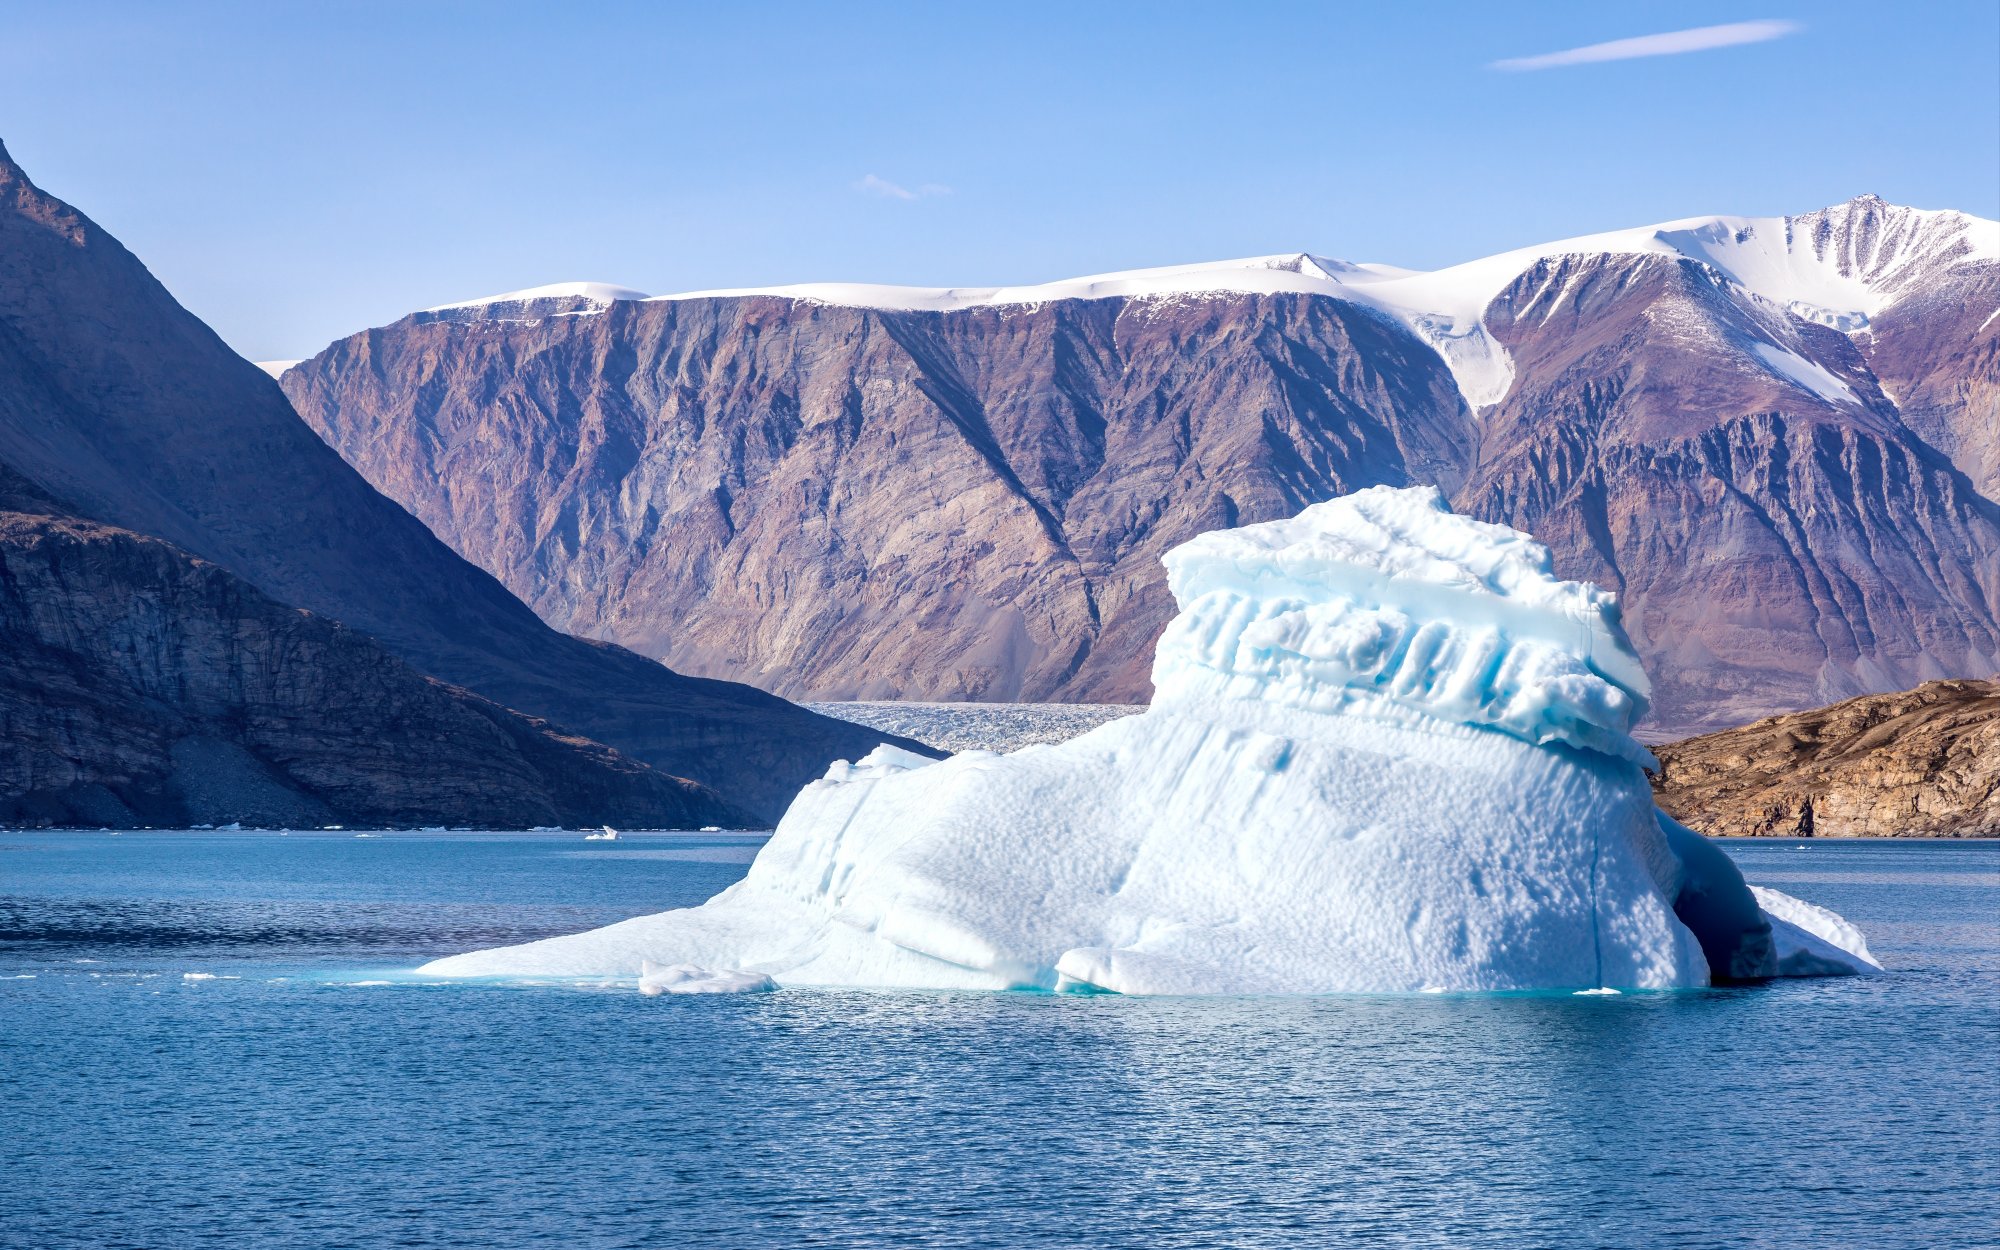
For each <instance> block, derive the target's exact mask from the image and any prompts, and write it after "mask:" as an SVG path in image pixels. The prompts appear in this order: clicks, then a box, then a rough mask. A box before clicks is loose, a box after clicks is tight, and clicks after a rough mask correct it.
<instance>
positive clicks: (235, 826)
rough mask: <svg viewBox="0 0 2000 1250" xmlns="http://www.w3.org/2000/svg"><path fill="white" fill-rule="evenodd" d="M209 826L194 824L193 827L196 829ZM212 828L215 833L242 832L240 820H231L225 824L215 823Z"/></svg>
mask: <svg viewBox="0 0 2000 1250" xmlns="http://www.w3.org/2000/svg"><path fill="white" fill-rule="evenodd" d="M209 827H210V826H208V825H196V826H195V828H197V829H207V828H209ZM214 829H215V831H216V832H217V833H241V832H243V822H242V821H240V820H232V821H230V822H229V823H228V824H226V825H216V826H214Z"/></svg>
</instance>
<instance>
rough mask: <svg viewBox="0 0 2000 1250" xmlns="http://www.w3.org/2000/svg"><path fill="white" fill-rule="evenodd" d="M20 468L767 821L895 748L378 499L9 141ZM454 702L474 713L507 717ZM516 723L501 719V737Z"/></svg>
mask: <svg viewBox="0 0 2000 1250" xmlns="http://www.w3.org/2000/svg"><path fill="white" fill-rule="evenodd" d="M0 466H6V467H8V468H10V469H11V470H12V472H13V473H14V475H15V476H16V477H17V478H18V479H19V480H21V481H22V482H25V483H28V484H31V486H32V488H33V489H34V490H35V491H37V492H39V493H40V494H42V495H43V496H45V497H47V498H50V499H58V500H61V501H62V502H63V505H64V507H65V509H66V510H67V511H68V512H69V514H70V515H72V516H74V517H78V518H87V519H88V520H89V521H91V522H95V523H97V524H99V525H102V526H106V527H110V528H111V529H113V530H123V531H127V532H129V533H130V534H132V535H144V536H147V537H149V538H155V539H159V540H161V541H162V542H164V543H166V544H170V545H171V546H172V547H174V548H177V549H178V550H179V551H181V552H184V553H187V554H189V555H192V556H195V557H199V558H200V559H202V560H205V561H209V562H211V563H213V564H215V565H219V566H221V567H222V568H224V569H226V570H228V571H229V573H231V574H233V575H235V576H236V577H237V578H240V579H242V581H243V582H245V583H248V584H249V585H250V586H253V587H255V589H256V590H257V591H258V592H260V593H261V594H263V595H265V596H268V598H269V599H270V600H272V601H275V602H276V603H279V604H285V605H290V606H291V607H296V608H302V609H306V610H308V611H310V612H312V613H314V614H316V615H317V616H322V617H327V618H331V619H333V620H337V621H339V622H341V623H342V624H344V625H345V626H348V627H349V628H350V629H352V630H354V631H358V632H359V633H362V634H366V635H368V636H370V637H372V638H373V639H375V640H376V641H378V642H379V643H380V644H381V645H382V646H383V647H384V648H386V650H387V652H388V653H390V654H392V655H394V656H395V657H397V658H398V659H400V660H402V661H403V662H405V663H406V664H407V665H408V666H409V667H410V668H412V669H414V670H416V671H417V672H420V673H423V674H427V675H430V676H434V677H437V678H440V679H442V680H443V681H444V682H447V683H450V684H451V685H454V686H461V687H464V688H466V689H469V690H471V691H474V692H477V693H478V694H479V695H481V696H484V697H485V698H487V699H490V700H492V701H493V702H495V703H497V704H499V705H501V706H503V707H506V708H513V709H517V710H518V711H520V712H522V713H524V714H526V715H528V716H532V717H539V718H545V719H546V720H548V721H549V722H551V723H552V724H555V725H560V726H564V727H566V728H565V729H564V730H562V731H561V732H562V733H565V734H567V733H571V732H575V733H580V734H583V735H587V736H588V737H589V738H591V739H594V740H595V741H597V742H601V743H604V744H606V745H608V746H610V747H612V748H615V749H616V750H617V751H618V752H620V753H622V754H623V755H625V756H629V757H632V758H633V759H636V760H639V761H642V762H643V763H645V764H647V765H651V766H653V767H655V768H657V769H659V770H661V771H662V772H664V773H667V774H671V775H672V776H675V777H687V778H692V779H694V780H695V781H696V782H699V783H701V784H703V785H706V786H708V787H711V788H712V789H713V790H714V791H716V792H717V793H719V794H720V795H721V796H722V798H723V800H724V801H725V802H726V803H727V804H728V805H730V806H731V807H733V808H735V809H737V810H740V811H746V812H749V813H751V814H753V815H755V816H757V817H759V818H763V819H769V818H772V817H774V816H775V814H776V813H777V811H779V810H781V809H782V807H783V805H784V803H785V801H786V800H788V799H789V798H790V796H791V795H792V794H793V793H794V792H795V791H796V789H797V788H798V787H799V786H800V785H801V784H803V783H804V782H805V781H807V780H809V779H810V778H812V777H813V776H815V775H817V774H818V773H819V772H821V771H822V770H823V769H824V767H825V765H826V764H827V762H828V761H830V760H832V759H834V758H837V757H843V756H844V757H848V758H853V757H856V756H858V755H859V754H861V753H864V752H866V751H867V750H869V749H870V748H871V747H872V746H873V745H874V743H875V742H877V741H879V740H880V736H879V735H876V734H873V733H870V732H869V731H867V730H865V729H863V728H860V727H858V726H853V725H848V724H845V723H842V722H838V721H833V720H830V719H828V718H825V717H820V716H816V715H814V714H812V713H810V712H807V711H805V710H803V709H800V708H796V707H793V706H791V705H789V704H787V703H785V702H783V701H782V700H779V699H776V698H773V697H772V696H770V695H768V694H764V693H762V692H760V691H757V690H753V689H749V688H746V687H742V686H735V685H731V684H728V683H724V682H718V681H709V680H702V679H698V678H689V677H683V676H681V675H679V674H676V673H673V672H671V671H669V670H668V669H666V668H664V667H662V666H661V665H659V664H657V663H655V662H653V661H651V660H648V659H646V658H644V657H642V656H639V655H635V654H633V653H632V652H630V651H626V650H624V649H622V648H619V647H615V646H611V645H608V644H604V643H595V642H589V641H585V640H583V639H577V638H572V637H568V636H565V635H562V634H559V633H556V632H554V631H552V630H550V629H549V628H548V627H547V626H545V625H544V624H543V623H542V622H541V621H540V620H538V619H537V618H536V617H535V615H534V614H533V613H532V612H530V611H529V610H528V609H527V608H526V607H524V606H523V605H522V604H521V603H520V602H519V601H518V600H516V599H514V598H513V597H512V596H511V595H509V594H508V593H507V592H506V591H505V590H504V589H503V588H502V587H501V586H500V585H499V584H498V583H496V582H495V581H494V580H493V579H492V578H491V577H489V576H487V575H486V574H484V573H482V572H480V571H479V570H477V569H475V568H473V567H472V566H471V565H469V564H467V563H466V562H465V561H464V560H462V559H461V558H459V557H458V556H457V555H455V554H453V553H452V552H451V551H450V550H449V549H448V548H446V547H445V546H444V545H443V544H441V543H439V542H438V541H437V539H436V538H434V537H433V536H432V535H431V534H430V533H429V532H428V531H427V530H426V529H425V528H424V527H423V525H422V524H421V523H419V522H418V521H417V520H416V519H415V518H413V517H411V516H410V515H409V514H408V513H407V512H405V511H404V510H403V509H402V508H400V507H398V506H397V505H395V504H393V503H391V502H389V501H388V500H386V499H384V498H383V497H382V496H381V495H379V494H378V493H376V491H375V490H374V489H372V488H371V487H370V486H369V485H368V484H367V483H366V482H365V481H363V480H362V479H361V477H360V476H359V475H358V474H356V473H355V472H354V471H353V470H352V469H351V468H350V467H349V466H348V465H347V464H346V463H345V462H343V461H342V460H341V459H340V457H339V456H337V455H336V454H334V453H333V452H332V451H330V450H329V449H328V448H327V446H326V445H325V444H324V443H323V442H321V441H320V440H319V439H318V438H317V437H315V436H314V434H313V432H312V431H311V430H309V429H307V428H306V427H305V426H304V425H303V424H302V423H301V422H300V421H299V420H298V418H297V416H296V414H294V413H293V412H292V410H291V408H290V406H289V405H288V404H287V403H286V402H285V399H284V396H283V395H282V394H281V393H280V391H279V390H278V388H277V386H276V384H275V383H273V382H272V381H271V379H269V378H268V377H266V376H265V375H264V374H263V373H262V372H261V371H260V370H258V369H257V368H256V367H255V366H254V365H252V364H250V363H249V362H248V361H245V360H243V359H241V358H240V357H238V356H236V355H235V353H233V352H231V351H230V350H229V349H228V348H227V347H226V346H225V345H224V344H223V343H222V342H221V341H220V340H219V339H217V338H216V336H215V335H214V334H213V333H212V332H211V331H210V330H209V329H208V327H206V326H205V325H203V324H202V323H201V322H200V321H199V320H197V319H196V318H195V317H193V316H192V315H190V314H189V313H188V312H187V311H186V310H185V309H183V308H181V307H180V306H179V305H178V304H177V303H175V302H174V299H173V297H172V296H171V295H169V294H168V293H167V291H166V290H165V288H163V287H162V286H161V285H160V284H159V283H158V282H157V281H155V280H154V279H153V277H152V275H151V274H149V273H148V272H147V271H146V269H145V267H144V266H143V265H141V264H140V263H139V261H138V260H137V259H136V258H134V257H133V256H132V255H131V254H130V253H129V252H127V251H126V250H125V249H124V248H123V247H122V246H120V245H119V243H118V242H117V241H116V240H115V239H113V238H111V237H110V236H109V235H107V234H105V233H104V232H103V231H102V230H101V229H99V228H98V227H97V226H96V225H94V224H93V223H92V222H90V221H89V220H88V219H87V218H85V217H84V216H83V215H82V214H80V213H78V212H77V211H76V210H74V209H72V208H70V207H69V206H68V205H66V204H63V203H62V202H61V201H59V200H57V199H55V198H53V197H52V196H49V195H47V194H46V193H45V192H43V191H41V190H40V189H38V188H36V187H35V186H34V185H33V184H32V183H30V182H29V181H28V179H27V177H26V175H25V174H23V173H22V171H21V170H20V168H19V167H18V166H16V165H14V164H13V163H12V162H11V160H8V159H7V158H6V155H5V153H4V151H0ZM107 541H108V540H107ZM134 558H137V556H136V555H135V557H134ZM147 558H156V559H157V558H164V557H158V556H157V555H155V556H152V557H147ZM160 567H161V568H162V569H164V567H165V566H160ZM114 580H115V579H114ZM45 589H47V588H46V587H45ZM58 589H59V588H58ZM38 593H40V592H38ZM49 593H54V591H52V590H51V591H49ZM50 610H51V611H56V612H58V614H59V609H58V608H54V607H52V608H51V609H50ZM184 624H185V625H186V627H187V629H188V630H189V631H191V632H192V633H199V632H200V631H201V629H202V628H204V627H203V626H201V625H200V624H199V623H197V622H193V621H190V622H185V623H184ZM0 642H4V643H5V644H6V645H8V646H10V647H11V646H13V645H14V640H13V639H11V638H10V639H6V640H0ZM21 645H23V646H25V645H26V644H25V642H24V643H22V644H21ZM329 645H330V644H329ZM246 662H247V661H246ZM183 678H185V679H188V680H192V675H188V674H184V675H183ZM329 693H331V692H329ZM439 697H440V698H444V697H447V696H443V695H440V696H439ZM449 697H450V698H453V699H458V701H459V713H458V714H455V715H460V714H462V715H460V720H461V723H467V724H469V723H470V722H467V721H464V719H463V718H464V717H465V716H472V717H478V718H481V719H482V720H484V719H487V718H486V717H485V713H483V712H478V711H474V710H472V705H471V704H470V703H468V702H465V701H464V700H462V699H460V698H459V696H449ZM440 706H441V705H440ZM440 714H442V713H440ZM506 724H507V725H509V726H512V725H513V723H512V722H506ZM517 729H518V726H513V727H511V728H505V729H503V728H502V727H501V724H500V723H497V722H496V723H493V724H492V726H491V728H490V733H489V736H490V734H491V733H498V734H502V735H503V736H504V735H507V734H512V733H514V732H516V730H517ZM481 732H489V731H481ZM535 732H541V731H539V730H537V731H535ZM384 780H385V782H386V780H387V779H386V778H385V779H384ZM600 780H601V781H604V782H605V784H610V783H609V781H608V780H607V779H600ZM441 784H447V785H448V784H450V783H441ZM590 784H596V783H590ZM648 784H649V785H650V784H652V783H648ZM667 784H669V785H672V783H670V782H669V783H667ZM586 788H588V786H586ZM641 788H642V789H643V788H645V787H641Z"/></svg>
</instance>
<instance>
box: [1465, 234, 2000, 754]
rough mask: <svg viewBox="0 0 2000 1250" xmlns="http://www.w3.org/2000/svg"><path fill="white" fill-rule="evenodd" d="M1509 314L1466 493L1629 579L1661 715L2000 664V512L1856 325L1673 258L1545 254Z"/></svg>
mask: <svg viewBox="0 0 2000 1250" xmlns="http://www.w3.org/2000/svg"><path fill="white" fill-rule="evenodd" d="M1489 325H1490V326H1491V327H1492V332H1493V333H1494V335H1495V337H1496V338H1497V339H1498V340H1499V341H1501V342H1502V343H1503V344H1505V346H1506V347H1507V349H1508V351H1509V353H1510V354H1511V356H1512V358H1513V360H1514V362H1515V368H1516V380H1515V384H1514V386H1513V388H1512V390H1510V392H1509V393H1508V395H1507V397H1506V398H1505V399H1504V400H1503V401H1502V402H1501V403H1500V404H1499V405H1498V406H1497V407H1496V408H1495V409H1493V410H1492V411H1491V412H1490V413H1488V414H1486V415H1485V416H1484V418H1483V421H1482V427H1483V428H1482V437H1481V440H1480V463H1479V466H1478V468H1477V470H1476V471H1475V474H1474V477H1473V480H1472V482H1471V484H1470V485H1469V487H1468V488H1467V489H1466V490H1464V491H1463V492H1461V496H1460V500H1459V502H1460V504H1461V506H1462V507H1465V508H1468V509H1469V510H1470V511H1472V512H1473V513H1474V514H1476V515H1479V516H1482V517H1485V518H1487V519H1490V520H1495V521H1501V522H1504V523H1506V524H1508V525H1512V526H1515V527H1516V528H1519V529H1524V530H1528V531H1530V532H1532V533H1534V534H1535V535H1537V536H1538V537H1540V538H1542V539H1543V540H1544V541H1546V542H1548V543H1549V544H1550V546H1551V547H1552V548H1554V550H1555V551H1556V554H1557V560H1558V564H1559V567H1561V568H1562V569H1563V571H1564V573H1565V574H1566V575H1567V576H1570V577H1576V578H1587V579H1589V580H1591V581H1595V582H1598V583H1599V584H1601V585H1605V586H1608V587H1611V588H1613V589H1616V590H1618V591H1619V592H1620V594H1621V596H1622V597H1623V600H1624V605H1623V606H1624V611H1625V621H1626V625H1627V627H1628V629H1629V630H1630V631H1631V634H1632V638H1633V641H1634V643H1635V644H1636V645H1637V646H1638V647H1639V648H1640V650H1641V652H1642V654H1644V655H1645V657H1646V660H1647V669H1648V671H1649V672H1650V673H1651V674H1652V676H1653V681H1654V693H1655V698H1656V701H1657V704H1658V711H1657V714H1656V716H1655V720H1654V722H1653V724H1654V732H1655V733H1673V732H1686V731H1689V730H1691V729H1695V728H1700V727H1706V726H1710V725H1713V724H1716V723H1723V724H1740V723H1742V722H1743V721H1746V720H1751V719H1755V718H1756V717H1758V716H1760V715H1764V714H1767V713H1768V712H1770V711H1771V710H1772V709H1774V708H1786V707H1792V706H1796V705H1798V704H1800V703H1820V702H1825V701H1827V700H1829V699H1837V698H1841V697H1845V696H1848V695H1855V694H1860V693H1862V692H1864V691H1868V690H1873V689H1879V688H1880V687H1881V686H1882V685H1883V684H1899V683H1906V682H1910V681H1914V680H1920V679H1923V678H1932V677H1941V676H1946V675H1955V674H1965V673H1986V672H1991V671H1993V670H1994V669H1995V668H1996V667H2000V507H1996V505H1995V504H1994V503H1993V501H1991V500H1989V499H1987V498H1986V497H1984V496H1982V495H1981V494H1980V493H1979V492H1978V491H1977V490H1976V489H1975V488H1974V487H1973V485H1972V484H1971V483H1970V482H1969V481H1968V480H1967V479H1966V478H1965V477H1964V476H1963V475H1962V474H1961V473H1959V472H1956V471H1954V469H1953V466H1952V465H1951V463H1950V462H1949V461H1948V460H1947V459H1946V458H1945V457H1944V456H1943V455H1942V454H1940V453H1939V452H1938V451H1937V450H1936V449H1935V448H1933V447H1931V446H1929V445H1928V444H1926V443H1925V442H1924V441H1923V440H1922V439H1921V438H1919V437H1917V436H1916V435H1915V434H1914V433H1913V432H1912V431H1910V430H1909V429H1908V428H1907V426H1905V425H1904V424H1903V423H1902V421H1901V420H1900V419H1899V414H1898V412H1897V410H1896V408H1895V405H1894V404H1893V403H1892V402H1891V401H1890V400H1889V399H1888V398H1887V397H1886V396H1885V395H1884V394H1883V391H1882V388H1881V385H1880V383H1879V382H1878V380H1877V379H1876V378H1875V377H1874V375H1873V374H1872V373H1871V372H1870V370H1869V368H1868V366H1867V364H1866V361H1865V359H1864V358H1863V356H1862V354H1861V352H1860V351H1859V350H1858V349H1857V348H1856V346H1855V345H1854V344H1853V343H1852V342H1851V341H1850V340H1849V339H1848V337H1847V336H1846V335H1844V334H1842V333H1840V332H1839V331H1836V330H1833V329H1831V328H1828V327H1825V326H1822V325H1819V324H1817V323H1814V322H1811V321H1807V320H1804V319H1802V318H1799V317H1796V316H1793V315H1790V314H1789V313H1787V312H1786V311H1785V310H1783V309H1779V308H1776V307H1773V306H1771V305H1769V304H1768V303H1766V302H1763V301H1760V300H1756V299H1746V298H1743V296H1742V295H1741V294H1740V293H1739V292H1737V291H1735V290H1732V289H1731V287H1730V286H1729V284H1728V283H1726V282H1723V281H1721V280H1719V279H1718V277H1717V276H1716V275H1715V274H1714V273H1713V272H1712V271H1710V270H1708V269H1706V268H1705V267H1703V266H1701V265H1698V264H1696V263H1694V262H1692V261H1689V260H1685V259H1680V258H1668V257H1661V256H1647V257H1637V258H1632V257H1609V256H1606V257H1578V256H1569V257H1562V258H1557V259H1552V260H1549V261H1545V262H1542V263H1540V264H1538V265H1536V266H1535V267H1533V268H1532V269H1530V270H1529V271H1528V272H1527V273H1525V274H1523V275H1522V276H1521V278H1520V279H1519V280H1517V281H1516V282H1515V283H1514V284H1513V285H1512V286H1510V287H1509V288H1508V289H1507V291H1505V292H1504V293H1503V294H1502V296H1501V298H1500V300H1499V301H1498V307H1497V308H1496V309H1495V311H1494V312H1492V313H1490V314H1489ZM1801 379H1803V381H1802V380H1801Z"/></svg>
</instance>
